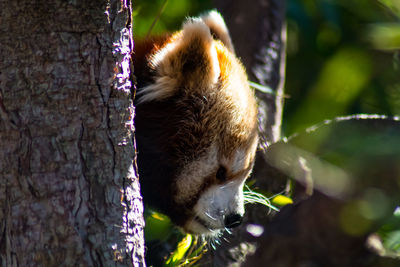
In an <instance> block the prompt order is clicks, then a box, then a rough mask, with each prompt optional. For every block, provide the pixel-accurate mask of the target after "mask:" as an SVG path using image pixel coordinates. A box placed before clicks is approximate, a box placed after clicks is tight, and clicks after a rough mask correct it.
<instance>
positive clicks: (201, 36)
mask: <svg viewBox="0 0 400 267" xmlns="http://www.w3.org/2000/svg"><path fill="white" fill-rule="evenodd" d="M150 65H151V66H152V68H153V69H154V70H155V76H154V83H153V84H151V85H148V86H146V87H144V88H142V90H141V92H140V93H139V94H141V96H140V95H139V96H140V100H139V102H146V101H152V100H162V99H165V98H167V97H170V96H172V95H174V94H175V93H176V92H177V90H179V89H180V88H185V89H189V90H202V89H206V88H210V87H212V86H214V84H215V83H216V82H217V81H218V77H219V74H220V68H219V62H218V56H217V51H216V48H215V46H214V40H213V38H212V35H211V33H210V29H209V28H208V26H207V25H206V24H205V23H204V21H202V20H201V19H196V18H195V19H188V20H187V21H186V22H185V23H184V24H183V29H182V31H180V32H178V33H176V34H174V35H172V37H171V38H170V39H169V40H168V41H167V43H166V44H165V45H164V46H163V47H162V48H161V49H160V50H158V51H157V52H156V53H155V54H154V55H152V56H151V58H150Z"/></svg>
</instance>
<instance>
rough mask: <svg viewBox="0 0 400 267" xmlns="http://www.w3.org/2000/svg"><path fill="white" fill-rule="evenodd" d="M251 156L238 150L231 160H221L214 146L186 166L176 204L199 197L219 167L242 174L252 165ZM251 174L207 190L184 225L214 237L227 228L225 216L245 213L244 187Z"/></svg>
mask: <svg viewBox="0 0 400 267" xmlns="http://www.w3.org/2000/svg"><path fill="white" fill-rule="evenodd" d="M249 158H250V156H249V155H248V154H246V153H245V151H244V150H242V149H238V150H237V151H236V153H234V155H233V158H232V159H230V160H229V159H226V158H222V159H218V153H217V146H216V145H212V146H211V147H210V149H208V153H207V154H205V155H204V156H203V157H201V158H200V159H198V160H197V161H195V162H192V163H190V164H188V165H187V167H186V168H185V169H184V170H183V172H182V173H181V174H180V175H179V178H178V180H177V189H178V192H177V195H176V196H175V201H176V202H177V203H185V202H186V201H188V200H189V199H191V197H193V196H195V195H197V193H198V190H199V189H200V188H201V187H202V184H203V183H204V182H205V181H204V179H205V178H206V177H210V176H212V175H215V173H216V171H217V169H218V168H219V166H220V165H222V166H225V167H226V168H227V170H229V171H230V172H231V173H233V174H235V173H239V172H241V171H242V170H244V169H247V168H248V167H249V166H250V163H249V160H250V159H249ZM249 173H250V169H249V170H248V171H247V172H241V174H240V175H236V176H235V178H234V179H230V180H228V181H227V182H226V183H224V184H222V185H221V184H216V183H214V184H213V185H211V186H210V187H209V188H207V189H206V190H205V191H204V192H203V193H202V194H201V195H200V197H199V199H198V200H197V203H196V204H195V206H194V208H193V213H194V215H195V217H194V218H193V219H192V220H190V221H188V222H187V223H186V225H185V226H184V228H185V230H187V231H189V232H192V233H195V234H213V233H216V232H218V231H219V230H220V229H223V228H224V227H225V225H224V220H225V217H226V216H228V215H230V214H239V215H241V216H243V214H244V200H243V185H244V183H245V180H246V178H247V177H248V175H249Z"/></svg>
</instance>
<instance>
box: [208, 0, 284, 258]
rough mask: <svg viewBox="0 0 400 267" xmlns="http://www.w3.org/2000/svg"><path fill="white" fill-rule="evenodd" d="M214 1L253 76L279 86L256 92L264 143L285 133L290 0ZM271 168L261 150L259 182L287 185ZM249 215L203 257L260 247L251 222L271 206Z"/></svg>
mask: <svg viewBox="0 0 400 267" xmlns="http://www.w3.org/2000/svg"><path fill="white" fill-rule="evenodd" d="M214 3H215V6H216V8H217V10H218V11H220V12H221V13H222V15H223V17H224V18H225V21H226V23H227V26H228V29H229V30H230V34H231V37H232V41H233V44H234V46H235V51H236V54H237V55H238V56H239V57H240V58H241V59H242V61H243V63H244V65H245V67H246V69H247V73H248V76H249V80H250V81H253V82H256V83H258V84H261V85H264V86H268V87H270V88H271V89H272V90H273V91H274V92H275V93H274V94H268V93H263V92H258V91H257V92H256V94H257V97H258V99H259V120H260V132H261V134H262V140H261V143H263V144H267V143H271V142H275V141H277V140H279V138H280V126H281V120H282V118H281V117H282V109H283V98H282V97H281V96H282V95H283V82H284V60H285V57H284V55H285V53H284V52H285V49H284V43H285V27H284V19H285V1H283V0H257V1H253V2H251V3H250V2H249V1H246V0H239V1H226V0H223V1H219V0H215V1H214ZM271 171H272V169H270V168H267V169H266V168H265V160H264V157H263V155H262V153H259V154H258V155H257V161H256V165H255V169H254V172H253V177H254V178H255V179H256V181H257V183H258V186H260V187H262V188H267V189H268V190H273V191H280V190H282V189H283V188H284V186H285V182H284V180H279V179H272V178H271V177H273V176H272V175H271V173H270V172H271ZM246 215H247V218H246V220H245V222H244V223H243V224H242V226H241V227H239V228H238V229H237V230H235V231H233V234H232V235H227V236H225V237H223V238H222V239H221V240H222V244H221V246H220V247H218V249H217V250H215V251H210V252H209V253H208V254H207V255H206V256H205V257H203V259H202V261H203V263H202V264H203V265H204V266H230V265H237V264H240V263H243V262H244V261H245V259H246V256H247V255H248V254H249V253H250V254H251V253H252V252H254V250H255V248H256V242H257V241H256V242H253V243H250V242H247V241H246V239H247V236H248V232H247V230H246V226H247V225H248V223H249V222H251V223H257V224H260V225H266V224H267V223H268V221H269V217H268V210H267V209H266V208H265V207H260V206H253V205H248V206H247V207H246ZM224 240H228V241H227V242H225V241H224ZM253 241H254V240H253Z"/></svg>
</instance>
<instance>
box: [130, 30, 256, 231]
mask: <svg viewBox="0 0 400 267" xmlns="http://www.w3.org/2000/svg"><path fill="white" fill-rule="evenodd" d="M180 38H182V32H178V33H176V34H174V35H164V36H160V37H153V38H152V39H150V40H145V41H139V42H136V52H135V56H134V59H135V61H134V68H135V75H136V76H137V81H138V87H139V89H138V92H139V95H140V92H141V90H142V89H140V88H143V87H144V86H146V85H148V84H150V85H151V84H154V83H155V82H156V81H157V78H158V77H160V76H161V75H163V73H160V67H159V66H157V65H155V64H154V62H153V61H152V58H153V55H154V54H155V53H157V51H160V50H161V49H163V48H164V47H166V45H168V44H171V43H174V42H176V41H177V40H180ZM206 45H207V44H206V43H205V41H204V40H203V39H202V37H201V36H200V37H199V38H197V37H196V36H195V35H194V37H193V38H192V39H190V42H188V44H185V46H184V50H183V51H178V52H176V54H174V55H173V57H170V58H168V60H169V61H168V64H170V65H169V67H168V68H172V69H173V70H175V71H176V76H175V77H173V78H175V79H176V80H177V81H178V82H177V84H176V87H175V88H173V91H172V92H173V95H172V96H168V97H165V98H162V99H159V100H158V99H155V100H151V101H145V102H143V103H140V104H138V105H137V107H136V108H137V109H136V118H135V125H136V131H137V141H138V151H139V155H138V163H139V171H140V176H141V184H142V190H143V195H144V198H145V201H146V200H147V202H148V203H150V204H151V205H153V206H155V207H157V208H158V209H160V210H161V211H162V212H164V213H166V214H167V215H169V216H170V217H171V218H172V219H173V221H174V222H175V223H177V224H178V225H184V224H185V222H186V221H187V220H188V218H190V217H191V216H193V214H192V212H193V211H192V208H193V206H194V205H195V204H196V201H197V199H198V198H199V195H200V194H201V193H202V192H203V191H204V190H206V189H207V188H208V187H209V186H211V185H213V184H218V183H220V181H217V179H216V178H215V172H216V171H217V170H215V172H214V173H211V174H209V175H208V176H207V177H204V180H203V183H202V186H201V188H197V189H193V190H196V191H195V193H194V194H193V195H192V197H191V199H187V201H185V203H184V204H182V205H177V204H176V203H175V200H174V199H173V198H172V196H173V195H176V194H177V190H178V189H177V188H176V183H177V176H178V175H179V173H180V172H181V171H182V170H183V169H184V168H185V166H186V165H187V164H189V163H190V162H193V161H195V160H197V159H199V158H201V157H202V156H203V155H205V153H206V152H207V151H208V150H209V149H210V147H211V145H213V144H217V153H218V155H217V158H218V159H221V162H222V159H223V160H225V161H224V162H225V163H224V164H226V166H224V167H225V168H226V169H227V179H228V180H229V179H239V178H241V177H243V176H244V175H246V174H247V173H248V172H249V171H250V169H251V167H252V164H253V160H254V147H255V144H256V142H257V109H256V103H255V99H254V96H253V95H252V91H251V90H250V89H249V87H248V84H247V77H246V74H245V71H244V69H243V67H242V65H241V63H240V62H239V60H238V59H237V58H236V57H235V55H234V54H233V53H232V52H233V51H230V50H229V49H228V48H226V47H225V46H224V44H223V43H222V42H221V41H218V40H214V41H212V48H213V49H215V51H216V55H217V58H218V65H219V70H220V73H219V77H218V80H217V81H216V83H215V84H209V83H206V82H205V81H204V79H203V78H202V75H209V74H207V73H208V72H210V66H211V65H212V64H211V63H210V60H211V59H210V55H209V53H208V52H207V50H204V49H205V48H203V47H204V46H206ZM210 64H211V65H210ZM168 70H169V69H168ZM161 72H162V71H161ZM205 77H209V76H205ZM210 77H211V76H210ZM139 101H140V96H139ZM238 151H242V152H243V155H246V158H245V159H244V162H245V163H244V166H243V168H241V169H240V170H239V171H236V172H234V171H233V170H232V169H230V166H232V165H234V162H233V161H234V160H235V153H237V152H238ZM219 164H222V163H219Z"/></svg>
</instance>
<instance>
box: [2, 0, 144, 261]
mask: <svg viewBox="0 0 400 267" xmlns="http://www.w3.org/2000/svg"><path fill="white" fill-rule="evenodd" d="M0 10H1V11H0V12H1V14H0V31H1V33H2V34H1V35H0V266H131V265H134V266H144V240H143V225H144V222H143V216H142V212H143V205H142V201H141V196H140V191H139V185H138V179H137V170H136V161H135V146H134V141H133V140H134V139H133V117H134V108H133V102H132V95H131V83H130V79H129V78H130V63H129V62H130V53H131V50H132V46H133V42H132V33H131V3H130V1H128V0H126V1H118V0H110V1H93V0H92V1H90V0H86V1H61V0H50V1H42V0H36V1H31V0H29V1H28V0H21V1H4V0H0Z"/></svg>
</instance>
